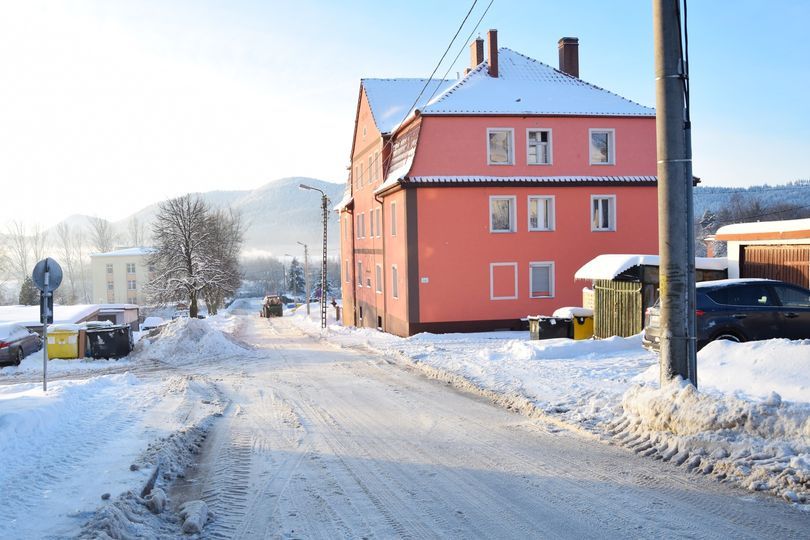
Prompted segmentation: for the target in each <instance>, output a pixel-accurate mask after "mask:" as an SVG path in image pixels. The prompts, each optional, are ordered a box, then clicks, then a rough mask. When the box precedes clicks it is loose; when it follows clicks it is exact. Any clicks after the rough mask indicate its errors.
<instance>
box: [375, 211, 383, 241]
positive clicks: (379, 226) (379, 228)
mask: <svg viewBox="0 0 810 540" xmlns="http://www.w3.org/2000/svg"><path fill="white" fill-rule="evenodd" d="M381 216H382V207H380V208H376V209H375V210H374V221H375V223H376V224H377V238H382V217H381Z"/></svg>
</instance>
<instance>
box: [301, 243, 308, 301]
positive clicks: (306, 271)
mask: <svg viewBox="0 0 810 540" xmlns="http://www.w3.org/2000/svg"><path fill="white" fill-rule="evenodd" d="M298 243H299V244H301V245H302V246H304V285H305V288H306V294H307V315H309V251H308V250H307V245H306V244H305V243H303V242H298Z"/></svg>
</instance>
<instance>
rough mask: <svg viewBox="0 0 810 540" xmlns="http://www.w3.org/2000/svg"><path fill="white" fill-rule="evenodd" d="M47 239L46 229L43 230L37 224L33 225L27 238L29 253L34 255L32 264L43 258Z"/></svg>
mask: <svg viewBox="0 0 810 540" xmlns="http://www.w3.org/2000/svg"><path fill="white" fill-rule="evenodd" d="M47 241H48V231H43V230H42V227H41V226H40V225H39V224H36V225H34V228H33V230H32V231H31V235H30V238H29V243H30V245H31V254H32V255H33V256H34V260H33V261H32V262H33V263H34V264H36V263H37V262H39V261H41V260H42V259H44V258H45V243H46V242H47Z"/></svg>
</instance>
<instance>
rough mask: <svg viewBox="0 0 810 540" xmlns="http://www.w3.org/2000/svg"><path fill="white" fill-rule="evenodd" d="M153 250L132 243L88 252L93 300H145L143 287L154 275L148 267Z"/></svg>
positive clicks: (100, 302)
mask: <svg viewBox="0 0 810 540" xmlns="http://www.w3.org/2000/svg"><path fill="white" fill-rule="evenodd" d="M152 251H153V249H152V248H149V247H133V248H126V249H118V250H115V251H109V252H107V253H93V254H92V255H90V266H91V270H92V274H93V302H94V303H98V304H123V303H127V304H138V305H143V304H145V303H146V295H145V294H144V291H143V289H144V286H145V285H146V283H147V282H148V281H149V280H150V279H152V278H153V277H154V269H152V268H150V267H149V255H150V254H151V253H152Z"/></svg>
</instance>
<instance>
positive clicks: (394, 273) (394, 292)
mask: <svg viewBox="0 0 810 540" xmlns="http://www.w3.org/2000/svg"><path fill="white" fill-rule="evenodd" d="M391 296H393V297H394V298H399V270H398V269H397V265H395V264H394V265H392V266H391Z"/></svg>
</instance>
